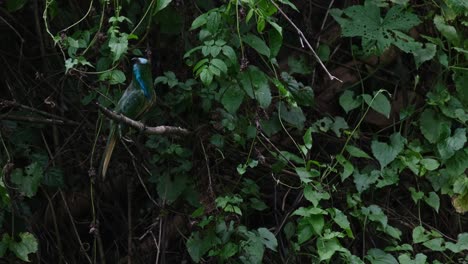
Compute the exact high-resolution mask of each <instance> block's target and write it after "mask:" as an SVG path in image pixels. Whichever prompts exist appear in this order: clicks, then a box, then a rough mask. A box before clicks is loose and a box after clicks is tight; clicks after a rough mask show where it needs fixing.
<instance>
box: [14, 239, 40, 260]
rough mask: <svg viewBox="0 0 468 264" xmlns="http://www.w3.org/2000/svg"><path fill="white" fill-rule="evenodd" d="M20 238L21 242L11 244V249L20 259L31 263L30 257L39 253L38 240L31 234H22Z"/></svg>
mask: <svg viewBox="0 0 468 264" xmlns="http://www.w3.org/2000/svg"><path fill="white" fill-rule="evenodd" d="M19 237H20V238H21V241H20V242H14V241H13V242H11V243H10V246H9V248H10V250H11V251H12V252H13V253H15V255H16V256H17V257H18V258H19V259H21V260H23V261H26V262H30V260H29V257H28V255H29V254H31V253H35V252H37V249H38V243H37V240H36V238H35V237H34V236H33V235H32V234H31V233H20V234H19Z"/></svg>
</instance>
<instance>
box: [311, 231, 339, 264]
mask: <svg viewBox="0 0 468 264" xmlns="http://www.w3.org/2000/svg"><path fill="white" fill-rule="evenodd" d="M342 248H343V247H342V246H341V245H340V242H339V241H338V239H337V238H332V239H323V238H321V237H319V238H318V239H317V253H318V255H319V257H320V261H324V260H329V259H331V257H333V255H334V254H335V253H336V252H337V251H339V250H340V249H342Z"/></svg>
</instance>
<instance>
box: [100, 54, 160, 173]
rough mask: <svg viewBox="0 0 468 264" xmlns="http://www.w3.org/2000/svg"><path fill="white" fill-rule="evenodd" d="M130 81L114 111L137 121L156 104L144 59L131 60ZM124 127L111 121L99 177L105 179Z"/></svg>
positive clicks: (147, 64)
mask: <svg viewBox="0 0 468 264" xmlns="http://www.w3.org/2000/svg"><path fill="white" fill-rule="evenodd" d="M132 62H133V68H132V81H131V82H130V84H129V85H128V87H127V89H125V92H124V93H123V95H122V97H120V99H119V102H118V103H117V106H116V107H115V109H114V111H115V112H116V113H117V114H123V115H125V116H126V117H128V118H131V119H134V120H138V119H140V118H141V117H142V115H143V114H144V113H146V112H147V111H148V110H149V109H150V108H151V107H152V106H153V104H154V103H155V102H156V91H155V90H154V88H153V77H152V74H151V63H150V61H149V60H148V59H146V58H141V57H140V58H133V59H132ZM124 130H125V125H123V124H119V123H117V122H115V121H113V120H111V125H110V132H109V136H108V139H107V144H106V148H105V150H104V155H103V157H102V162H101V175H102V177H103V179H105V177H106V174H107V169H108V167H109V162H110V159H111V156H112V152H113V151H114V148H115V145H116V142H117V139H119V138H120V137H122V135H123V134H124Z"/></svg>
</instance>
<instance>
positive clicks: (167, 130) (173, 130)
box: [96, 103, 191, 136]
mask: <svg viewBox="0 0 468 264" xmlns="http://www.w3.org/2000/svg"><path fill="white" fill-rule="evenodd" d="M96 105H97V106H98V107H99V110H101V112H102V113H103V114H104V115H105V116H107V117H108V118H110V119H112V120H114V121H117V122H120V123H125V124H127V125H129V126H131V127H133V128H135V129H137V130H138V131H140V132H142V133H145V134H149V135H185V136H186V135H189V134H190V133H191V132H190V131H189V130H187V129H185V128H181V127H174V126H156V127H147V126H146V125H145V124H144V123H142V122H139V121H135V120H133V119H130V118H128V117H126V116H124V115H123V114H117V113H116V112H114V111H111V110H109V109H107V108H105V107H104V106H102V105H100V104H98V103H96Z"/></svg>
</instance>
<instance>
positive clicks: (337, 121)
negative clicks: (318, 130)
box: [330, 116, 349, 137]
mask: <svg viewBox="0 0 468 264" xmlns="http://www.w3.org/2000/svg"><path fill="white" fill-rule="evenodd" d="M330 128H331V130H332V131H333V132H334V133H335V135H336V136H337V137H341V130H345V129H348V128H349V126H348V123H346V120H344V118H343V117H341V116H335V118H334V120H333V124H332V125H331V127H330Z"/></svg>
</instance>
